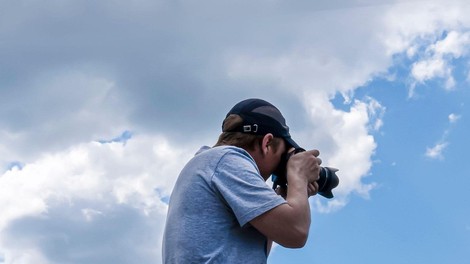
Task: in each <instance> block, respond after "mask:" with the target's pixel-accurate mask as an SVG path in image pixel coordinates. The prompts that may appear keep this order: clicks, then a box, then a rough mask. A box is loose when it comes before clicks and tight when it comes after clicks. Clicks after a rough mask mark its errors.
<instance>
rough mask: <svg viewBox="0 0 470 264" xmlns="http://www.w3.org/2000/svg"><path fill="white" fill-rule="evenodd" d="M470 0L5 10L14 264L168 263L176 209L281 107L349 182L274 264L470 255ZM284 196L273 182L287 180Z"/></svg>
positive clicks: (6, 202) (4, 229)
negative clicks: (226, 149) (227, 147)
mask: <svg viewBox="0 0 470 264" xmlns="http://www.w3.org/2000/svg"><path fill="white" fill-rule="evenodd" d="M469 13H470V3H469V2H468V1H467V0H445V1H444V0H429V1H404V0H403V1H393V0H377V1H372V0H348V1H346V0H335V1H331V0H328V1H326V0H318V1H294V2H292V1H282V0H260V1H247V0H238V1H215V0H200V1H192V0H186V1H167V0H131V1H116V0H103V1H91V0H81V1H76V0H64V1H58V0H50V1H37V0H15V1H8V0H5V1H0V95H1V96H0V263H5V264H23V263H25V264H31V263H34V264H58V263H60V264H62V263H71V264H72V263H73V264H74V263H100V264H106V263H113V264H119V263H141V264H146V263H161V239H162V230H163V227H164V224H165V217H166V210H167V206H168V201H169V196H170V194H171V190H172V188H173V185H174V183H175V181H176V178H177V175H178V173H179V171H180V170H181V168H182V167H183V166H184V164H185V163H186V162H187V161H188V160H189V159H190V158H191V157H192V156H193V155H194V153H195V152H196V151H197V150H198V148H199V147H200V146H202V145H209V146H211V145H213V144H214V143H215V142H216V139H217V137H218V135H219V133H220V129H221V123H222V120H223V118H224V117H225V114H226V113H227V112H228V110H229V109H230V108H231V107H232V106H233V105H234V104H235V103H237V102H239V101H241V100H243V99H246V98H262V99H265V100H267V101H269V102H271V103H273V104H274V105H276V106H277V107H278V108H279V109H280V110H281V112H282V113H283V114H284V116H285V117H286V120H287V123H288V125H289V126H290V128H291V134H292V136H293V138H294V139H295V140H296V142H297V143H299V144H300V145H301V146H303V147H304V148H307V149H313V148H316V149H319V150H320V152H321V154H320V157H321V158H322V160H323V165H324V166H331V167H335V168H338V169H339V172H338V175H339V177H340V185H339V186H338V187H337V188H336V189H335V190H334V195H335V197H334V198H333V199H330V200H329V199H326V198H324V197H321V196H315V197H312V198H310V205H311V208H312V212H311V213H312V225H311V228H310V235H309V240H308V243H307V244H306V246H305V247H304V248H302V249H286V248H282V247H281V246H275V247H274V248H273V250H272V252H271V254H270V256H269V258H268V263H271V264H278V263H329V264H342V263H361V264H375V263H382V264H389V263H394V264H396V263H400V264H406V263H428V264H437V263H455V264H468V263H469V259H470V251H469V249H470V207H469V204H470V197H469V193H468V190H469V186H470V177H469V175H468V173H469V171H470V164H469V162H468V161H467V160H466V157H467V154H465V153H466V152H467V150H468V149H469V148H470V146H469V145H470V141H469V140H468V132H466V130H468V128H469V127H470V121H469V116H468V115H469V113H470V112H469V103H470V54H469V53H470V16H468V14H469ZM268 184H270V183H269V182H268Z"/></svg>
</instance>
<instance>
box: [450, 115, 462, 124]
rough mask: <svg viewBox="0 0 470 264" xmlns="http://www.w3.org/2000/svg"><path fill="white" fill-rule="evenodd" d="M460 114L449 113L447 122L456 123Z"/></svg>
mask: <svg viewBox="0 0 470 264" xmlns="http://www.w3.org/2000/svg"><path fill="white" fill-rule="evenodd" d="M460 117H461V116H460V115H457V114H454V113H452V114H450V115H449V122H450V123H451V124H452V123H456V122H457V121H458V120H459V119H460Z"/></svg>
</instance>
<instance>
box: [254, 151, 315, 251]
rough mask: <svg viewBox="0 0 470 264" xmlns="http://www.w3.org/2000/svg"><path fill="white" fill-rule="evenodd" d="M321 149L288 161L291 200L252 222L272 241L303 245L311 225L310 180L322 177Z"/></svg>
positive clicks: (288, 195) (288, 197)
mask: <svg viewBox="0 0 470 264" xmlns="http://www.w3.org/2000/svg"><path fill="white" fill-rule="evenodd" d="M318 154H319V153H318V151H317V150H312V151H306V152H302V153H299V154H296V155H294V156H292V157H291V159H290V160H289V162H288V165H287V166H288V168H287V171H288V173H287V177H288V182H289V188H288V190H287V196H286V201H287V203H285V204H282V205H279V206H277V207H275V208H273V209H271V210H269V211H267V212H266V213H264V214H262V215H260V216H258V217H256V218H254V219H253V220H252V221H251V222H250V223H251V224H252V225H253V226H254V227H255V228H256V229H258V230H259V231H260V232H261V233H262V234H264V235H265V236H266V237H267V238H268V240H272V241H275V242H276V243H278V244H280V245H282V246H284V247H290V248H299V247H303V246H304V245H305V243H306V241H307V237H308V231H309V228H310V206H309V203H308V197H309V193H311V192H310V191H308V190H309V188H308V186H309V184H308V183H309V182H314V181H316V180H317V179H318V172H319V164H320V162H321V161H320V160H319V159H317V158H316V157H317V156H318Z"/></svg>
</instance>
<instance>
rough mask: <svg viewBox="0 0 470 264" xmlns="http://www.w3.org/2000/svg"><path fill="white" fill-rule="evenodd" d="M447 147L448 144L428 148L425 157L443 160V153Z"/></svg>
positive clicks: (443, 143)
mask: <svg viewBox="0 0 470 264" xmlns="http://www.w3.org/2000/svg"><path fill="white" fill-rule="evenodd" d="M447 146H448V143H447V142H442V143H437V144H436V145H434V146H433V147H430V148H427V149H426V153H425V155H426V157H429V158H432V159H443V158H444V156H443V154H442V152H443V151H444V150H445V148H446V147H447Z"/></svg>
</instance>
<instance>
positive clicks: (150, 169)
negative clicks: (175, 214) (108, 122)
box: [0, 135, 194, 263]
mask: <svg viewBox="0 0 470 264" xmlns="http://www.w3.org/2000/svg"><path fill="white" fill-rule="evenodd" d="M192 151H194V150H192ZM189 153H190V151H188V149H174V148H173V147H170V146H169V144H168V142H167V141H166V140H165V139H164V138H162V137H153V136H152V137H150V136H143V135H141V136H136V137H135V138H132V139H129V140H128V141H127V143H126V144H123V143H120V142H111V143H99V142H90V143H86V144H80V145H77V146H74V147H72V148H70V149H68V150H64V151H60V152H57V153H51V154H48V155H44V156H43V157H41V158H40V159H38V160H36V161H34V162H32V163H29V164H26V165H25V166H24V167H23V168H22V169H19V168H17V167H15V168H12V169H11V170H9V171H7V172H5V173H4V174H3V175H1V176H0V208H2V218H1V219H0V255H2V256H3V257H4V259H5V261H6V263H64V262H71V263H132V262H135V261H137V262H139V263H152V262H155V261H158V260H159V259H160V240H161V236H162V229H163V223H164V220H165V214H166V203H165V201H166V200H167V199H168V196H169V194H170V192H171V189H172V186H173V184H174V181H175V179H176V175H175V174H177V172H178V171H179V169H180V168H181V166H182V165H183V164H184V161H185V160H187V159H189V157H190V156H191V155H190V154H189ZM33 258H34V261H33Z"/></svg>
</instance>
